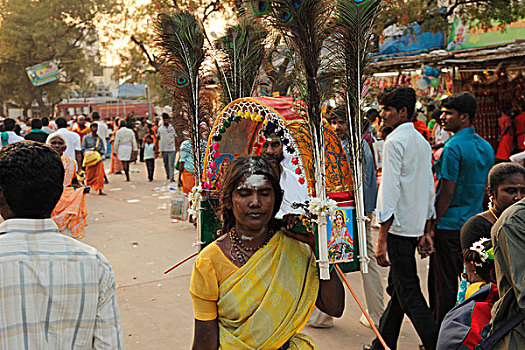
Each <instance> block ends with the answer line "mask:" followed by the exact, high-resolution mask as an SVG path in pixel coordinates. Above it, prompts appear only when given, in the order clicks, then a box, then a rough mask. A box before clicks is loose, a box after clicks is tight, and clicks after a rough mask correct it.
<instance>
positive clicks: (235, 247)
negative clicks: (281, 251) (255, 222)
mask: <svg viewBox="0 0 525 350" xmlns="http://www.w3.org/2000/svg"><path fill="white" fill-rule="evenodd" d="M273 234H274V233H273V232H272V231H270V233H269V234H268V237H266V239H265V241H264V242H262V243H261V244H260V245H258V246H257V247H247V246H245V245H244V243H243V242H242V240H241V239H240V238H239V235H238V234H237V231H235V227H232V229H231V230H230V234H229V235H230V240H231V245H232V246H231V250H230V255H231V257H232V258H233V259H234V260H236V258H235V257H237V258H238V259H239V262H240V263H241V266H244V265H245V264H246V263H247V262H248V259H246V258H247V257H246V255H245V254H244V252H243V251H242V250H241V248H242V249H243V250H244V251H247V252H255V251H257V250H259V249H261V248H262V247H264V246H265V245H266V244H267V243H268V242H269V241H270V239H271V238H272V237H273ZM233 253H235V254H233Z"/></svg>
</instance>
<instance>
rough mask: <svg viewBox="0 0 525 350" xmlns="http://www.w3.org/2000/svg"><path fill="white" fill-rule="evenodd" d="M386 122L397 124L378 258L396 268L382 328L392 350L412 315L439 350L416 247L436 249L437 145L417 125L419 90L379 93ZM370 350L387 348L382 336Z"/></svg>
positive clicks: (428, 343)
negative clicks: (434, 161)
mask: <svg viewBox="0 0 525 350" xmlns="http://www.w3.org/2000/svg"><path fill="white" fill-rule="evenodd" d="M378 101H379V104H380V105H381V113H380V117H381V118H382V122H383V126H389V127H392V128H394V131H393V132H392V133H391V134H390V135H389V136H388V138H387V139H386V141H385V144H384V146H383V172H382V180H381V185H380V186H379V192H378V197H377V212H378V221H379V223H380V225H381V226H380V228H379V238H378V244H377V250H376V260H377V263H378V264H379V265H380V266H390V271H389V275H388V286H387V293H388V294H389V295H390V296H391V299H390V301H389V302H388V306H387V307H386V309H385V312H384V313H383V316H381V320H380V321H379V332H380V333H381V335H382V337H383V338H384V340H385V342H386V344H387V345H388V347H390V348H391V349H396V348H397V339H398V337H399V331H400V327H401V324H402V322H403V317H404V315H405V314H406V315H407V316H408V317H409V318H410V320H411V321H412V324H413V325H414V328H415V329H416V332H417V333H418V335H419V337H420V338H421V340H422V342H423V345H424V347H425V349H435V348H436V341H437V334H438V328H437V325H436V322H435V320H434V317H433V315H432V312H431V311H430V308H429V307H428V304H427V302H426V300H425V298H424V297H423V293H422V292H421V286H420V283H419V278H418V275H417V267H416V259H415V251H416V249H418V251H419V253H420V254H421V256H422V257H427V256H428V255H429V254H431V253H432V252H433V246H432V238H431V236H430V228H431V221H430V220H431V219H432V218H433V216H434V177H433V175H432V162H431V157H432V154H431V149H430V145H429V143H428V142H427V141H426V140H425V139H424V138H423V136H421V134H420V133H419V132H418V131H417V130H416V129H415V128H414V125H413V124H412V123H411V119H412V115H413V114H414V107H415V103H416V93H415V91H414V90H413V89H411V88H408V87H400V86H397V85H396V86H393V87H390V88H387V89H385V90H384V91H383V92H381V94H380V95H379V97H378ZM364 349H383V347H382V345H381V344H380V342H379V340H378V339H375V340H374V342H373V343H372V345H370V346H368V345H366V346H365V347H364Z"/></svg>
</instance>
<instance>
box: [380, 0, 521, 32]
mask: <svg viewBox="0 0 525 350" xmlns="http://www.w3.org/2000/svg"><path fill="white" fill-rule="evenodd" d="M443 3H444V2H443V1H438V0H383V1H382V3H381V8H382V10H381V11H380V12H379V15H378V21H377V26H376V28H375V32H376V33H377V34H381V33H382V31H383V29H385V28H386V27H388V26H390V25H392V24H398V25H405V26H408V25H409V24H411V23H419V24H420V25H421V26H422V28H423V30H427V31H434V32H435V31H438V30H443V29H444V28H448V27H449V22H450V20H451V19H452V18H453V17H454V16H458V17H459V18H461V19H462V20H463V21H466V22H469V21H473V20H477V21H479V24H480V26H482V27H484V28H488V27H491V26H492V23H491V21H499V22H500V23H509V22H513V21H516V20H517V19H520V18H523V16H524V14H525V1H522V0H449V1H448V4H446V2H445V5H447V6H443ZM438 5H441V7H439V6H438Z"/></svg>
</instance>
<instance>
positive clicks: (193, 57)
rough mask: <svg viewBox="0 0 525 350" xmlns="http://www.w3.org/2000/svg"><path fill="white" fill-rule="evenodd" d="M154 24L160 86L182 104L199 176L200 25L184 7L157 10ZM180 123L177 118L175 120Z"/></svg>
mask: <svg viewBox="0 0 525 350" xmlns="http://www.w3.org/2000/svg"><path fill="white" fill-rule="evenodd" d="M155 26H156V34H157V46H158V47H159V49H160V50H161V52H162V56H161V59H162V62H163V63H162V67H161V73H162V75H163V83H164V84H163V86H164V87H165V88H166V89H167V90H168V91H169V92H170V93H171V94H172V97H173V101H174V103H176V104H180V105H181V106H182V110H183V113H180V115H181V116H184V115H185V114H186V115H187V122H188V123H187V126H188V131H189V134H190V137H191V143H192V147H193V157H194V164H195V171H196V173H195V177H196V178H197V179H200V169H202V161H201V154H200V153H201V147H200V144H201V141H200V139H201V137H200V126H201V123H202V122H204V121H205V118H206V116H205V115H204V113H203V111H204V108H203V106H202V104H201V102H200V98H199V97H200V88H201V66H202V63H203V61H204V59H205V57H206V50H205V48H204V40H205V34H204V29H203V27H202V25H201V23H200V22H199V21H198V20H197V19H196V18H195V16H194V15H192V14H190V13H189V12H186V11H178V12H173V13H167V14H161V15H159V16H158V18H157V20H156V23H155ZM181 118H182V117H181ZM183 123H184V120H181V123H178V124H179V125H181V124H183Z"/></svg>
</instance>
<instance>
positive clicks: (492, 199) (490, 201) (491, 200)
mask: <svg viewBox="0 0 525 350" xmlns="http://www.w3.org/2000/svg"><path fill="white" fill-rule="evenodd" d="M489 209H494V196H492V195H491V196H489Z"/></svg>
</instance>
